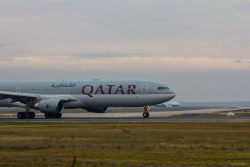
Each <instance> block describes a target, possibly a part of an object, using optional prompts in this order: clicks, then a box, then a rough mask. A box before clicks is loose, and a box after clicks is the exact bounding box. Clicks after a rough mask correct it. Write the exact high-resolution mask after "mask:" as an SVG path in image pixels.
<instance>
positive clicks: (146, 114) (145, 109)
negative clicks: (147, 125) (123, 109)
mask: <svg viewBox="0 0 250 167" xmlns="http://www.w3.org/2000/svg"><path fill="white" fill-rule="evenodd" d="M149 109H150V106H149V105H147V107H145V108H144V113H143V114H142V116H143V117H144V118H148V117H149V113H148V110H149Z"/></svg>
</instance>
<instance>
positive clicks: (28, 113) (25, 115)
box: [17, 112, 36, 119]
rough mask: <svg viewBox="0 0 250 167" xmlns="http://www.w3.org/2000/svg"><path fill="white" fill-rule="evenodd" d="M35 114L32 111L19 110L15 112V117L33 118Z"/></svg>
mask: <svg viewBox="0 0 250 167" xmlns="http://www.w3.org/2000/svg"><path fill="white" fill-rule="evenodd" d="M35 116H36V114H35V113H34V112H19V113H17V118H19V119H22V118H35Z"/></svg>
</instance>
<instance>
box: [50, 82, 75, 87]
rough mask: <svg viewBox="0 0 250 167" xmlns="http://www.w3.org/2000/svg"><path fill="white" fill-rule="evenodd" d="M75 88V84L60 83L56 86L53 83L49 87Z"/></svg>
mask: <svg viewBox="0 0 250 167" xmlns="http://www.w3.org/2000/svg"><path fill="white" fill-rule="evenodd" d="M75 86H76V83H70V84H63V83H61V84H58V85H56V84H55V83H53V84H52V85H51V87H52V88H61V87H75Z"/></svg>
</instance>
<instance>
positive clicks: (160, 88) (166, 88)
mask: <svg viewBox="0 0 250 167" xmlns="http://www.w3.org/2000/svg"><path fill="white" fill-rule="evenodd" d="M158 90H169V88H168V87H158Z"/></svg>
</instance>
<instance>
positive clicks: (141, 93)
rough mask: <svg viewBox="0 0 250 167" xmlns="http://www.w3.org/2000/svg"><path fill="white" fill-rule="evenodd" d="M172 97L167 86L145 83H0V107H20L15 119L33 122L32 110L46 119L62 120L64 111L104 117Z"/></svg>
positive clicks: (82, 81) (125, 81)
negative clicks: (110, 109) (111, 111)
mask: <svg viewBox="0 0 250 167" xmlns="http://www.w3.org/2000/svg"><path fill="white" fill-rule="evenodd" d="M175 96H176V95H175V93H174V92H173V91H171V90H170V89H169V88H168V87H167V86H166V85H164V84H161V83H157V82H152V81H145V80H99V79H94V80H80V81H64V80H63V81H18V82H14V81H10V82H6V81H4V82H0V107H21V108H24V109H25V112H18V113H17V117H18V118H19V119H21V118H34V117H35V113H34V112H31V111H30V110H31V109H35V110H40V112H42V113H44V116H45V118H61V116H62V113H63V110H64V109H74V108H81V109H85V110H87V111H88V112H94V113H106V112H107V111H108V107H145V108H144V112H143V114H142V116H143V117H144V118H147V117H149V113H148V110H149V109H150V106H151V105H156V104H159V103H163V102H166V101H169V100H171V99H173V98H174V97H175Z"/></svg>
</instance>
